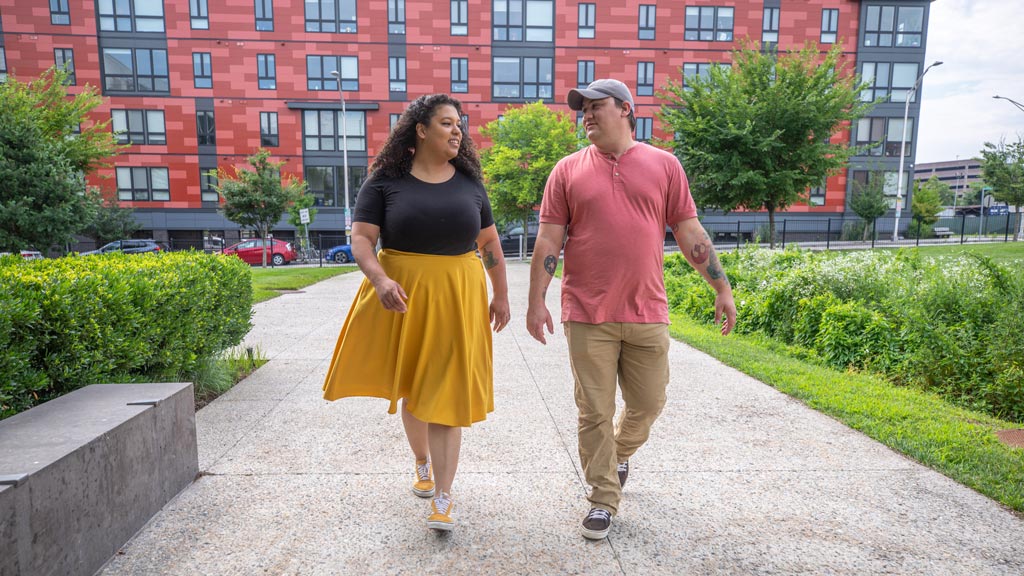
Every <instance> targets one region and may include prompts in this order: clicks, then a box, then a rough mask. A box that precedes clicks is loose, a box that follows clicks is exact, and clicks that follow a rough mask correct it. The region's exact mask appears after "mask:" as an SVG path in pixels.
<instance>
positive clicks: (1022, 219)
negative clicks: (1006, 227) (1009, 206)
mask: <svg viewBox="0 0 1024 576" xmlns="http://www.w3.org/2000/svg"><path fill="white" fill-rule="evenodd" d="M1014 208H1016V209H1017V229H1016V230H1014V231H1013V241H1014V242H1019V241H1020V237H1021V235H1022V234H1024V214H1022V213H1021V211H1020V204H1017V205H1016V206H1014ZM1007 218H1009V216H1007Z"/></svg>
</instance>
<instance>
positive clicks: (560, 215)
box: [540, 142, 697, 324]
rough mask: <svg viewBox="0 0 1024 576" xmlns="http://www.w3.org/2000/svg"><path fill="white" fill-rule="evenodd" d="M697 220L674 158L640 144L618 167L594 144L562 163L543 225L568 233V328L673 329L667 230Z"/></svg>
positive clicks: (550, 184)
mask: <svg viewBox="0 0 1024 576" xmlns="http://www.w3.org/2000/svg"><path fill="white" fill-rule="evenodd" d="M696 216H697V207H696V205H694V202H693V198H692V197H691V196H690V187H689V184H688V183H687V181H686V174H685V173H684V172H683V167H682V166H681V165H680V164H679V160H678V159H676V157H675V156H673V155H672V154H670V153H669V152H666V151H664V150H661V149H659V148H655V147H653V146H650V145H648V144H644V143H642V142H638V143H636V144H635V145H633V146H632V147H631V148H629V149H628V150H626V152H625V153H624V154H622V156H620V157H619V159H618V160H616V159H614V158H613V157H612V156H611V155H608V154H603V153H601V152H600V151H598V149H597V148H596V147H595V146H594V145H590V146H588V147H586V148H584V149H583V150H580V151H578V152H576V153H574V154H571V155H569V156H566V157H565V158H563V159H562V160H560V161H559V162H558V164H556V165H555V167H554V169H553V170H552V171H551V175H550V176H549V177H548V181H547V185H546V186H545V188H544V199H543V200H542V201H541V207H540V221H541V222H542V223H547V224H558V225H560V226H566V227H567V230H566V242H565V256H564V265H563V268H562V322H582V323H585V324H602V323H605V322H635V323H643V324H668V298H667V297H666V295H665V277H664V272H663V265H664V258H665V254H664V253H665V226H666V225H668V226H672V225H674V224H676V223H678V222H680V221H682V220H686V219H688V218H695V217H696Z"/></svg>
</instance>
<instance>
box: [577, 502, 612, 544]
mask: <svg viewBox="0 0 1024 576" xmlns="http://www.w3.org/2000/svg"><path fill="white" fill-rule="evenodd" d="M611 527H612V514H611V512H609V511H607V510H605V509H603V508H591V509H590V513H588V514H587V517H586V518H584V519H583V529H582V532H583V537H584V538H586V539H588V540H604V539H605V538H606V537H607V536H608V529H609V528H611Z"/></svg>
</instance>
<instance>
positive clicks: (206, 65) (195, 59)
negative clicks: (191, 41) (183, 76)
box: [192, 52, 213, 88]
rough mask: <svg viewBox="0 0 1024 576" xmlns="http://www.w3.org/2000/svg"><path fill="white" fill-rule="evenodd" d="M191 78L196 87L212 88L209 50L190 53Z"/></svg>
mask: <svg viewBox="0 0 1024 576" xmlns="http://www.w3.org/2000/svg"><path fill="white" fill-rule="evenodd" d="M192 78H193V83H194V84H195V87H196V88H213V67H212V66H211V64H210V53H209V52H193V53H192Z"/></svg>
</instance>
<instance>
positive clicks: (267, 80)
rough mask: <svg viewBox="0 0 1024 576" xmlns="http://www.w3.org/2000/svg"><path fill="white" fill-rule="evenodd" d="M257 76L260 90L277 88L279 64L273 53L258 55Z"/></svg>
mask: <svg viewBox="0 0 1024 576" xmlns="http://www.w3.org/2000/svg"><path fill="white" fill-rule="evenodd" d="M256 77H257V79H258V83H259V89H260V90H275V89H277V64H276V63H275V62H274V55H273V54H257V55H256Z"/></svg>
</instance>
